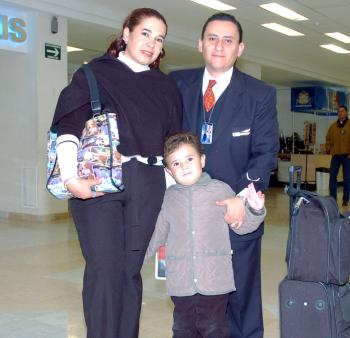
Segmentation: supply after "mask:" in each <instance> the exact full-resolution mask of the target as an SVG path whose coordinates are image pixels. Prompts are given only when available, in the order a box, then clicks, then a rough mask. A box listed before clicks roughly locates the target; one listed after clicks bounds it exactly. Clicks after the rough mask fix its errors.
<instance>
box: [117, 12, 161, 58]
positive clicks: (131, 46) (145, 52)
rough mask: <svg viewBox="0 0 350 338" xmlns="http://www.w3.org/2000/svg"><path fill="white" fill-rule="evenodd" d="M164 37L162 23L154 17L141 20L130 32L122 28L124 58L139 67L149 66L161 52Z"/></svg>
mask: <svg viewBox="0 0 350 338" xmlns="http://www.w3.org/2000/svg"><path fill="white" fill-rule="evenodd" d="M165 35H166V27H165V24H164V22H163V21H162V20H160V19H158V18H155V17H149V18H145V19H143V20H142V21H141V22H140V24H138V25H137V26H135V27H134V29H133V30H132V31H130V30H129V28H128V27H126V28H124V31H123V39H124V41H125V42H126V49H125V56H127V57H128V58H130V59H131V60H133V61H135V62H137V63H139V64H141V65H150V64H151V63H152V62H153V61H155V60H156V59H157V57H158V56H159V54H160V52H161V51H162V48H163V43H164V39H165Z"/></svg>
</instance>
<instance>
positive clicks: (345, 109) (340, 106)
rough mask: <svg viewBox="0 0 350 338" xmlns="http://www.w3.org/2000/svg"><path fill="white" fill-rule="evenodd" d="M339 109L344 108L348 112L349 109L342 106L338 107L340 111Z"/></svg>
mask: <svg viewBox="0 0 350 338" xmlns="http://www.w3.org/2000/svg"><path fill="white" fill-rule="evenodd" d="M339 108H344V109H345V111H346V112H348V107H347V106H344V105H340V106H338V109H339Z"/></svg>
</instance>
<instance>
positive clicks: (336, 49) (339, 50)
mask: <svg viewBox="0 0 350 338" xmlns="http://www.w3.org/2000/svg"><path fill="white" fill-rule="evenodd" d="M320 47H322V48H326V49H329V50H330V51H332V52H334V53H338V54H349V53H350V50H347V49H344V48H341V47H339V46H337V45H333V44H329V45H320Z"/></svg>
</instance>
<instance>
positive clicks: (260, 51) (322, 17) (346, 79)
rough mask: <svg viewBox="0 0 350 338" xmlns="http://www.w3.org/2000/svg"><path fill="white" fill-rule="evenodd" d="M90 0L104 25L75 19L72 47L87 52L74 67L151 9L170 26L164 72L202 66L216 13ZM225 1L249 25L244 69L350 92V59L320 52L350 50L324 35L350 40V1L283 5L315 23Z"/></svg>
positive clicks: (183, 1) (168, 3) (171, 0)
mask: <svg viewBox="0 0 350 338" xmlns="http://www.w3.org/2000/svg"><path fill="white" fill-rule="evenodd" d="M72 1H73V2H75V1H74V0H72ZM85 1H86V2H85V3H86V4H87V8H89V9H90V10H94V11H96V12H94V13H96V14H97V13H98V20H96V22H95V23H87V22H86V21H82V20H77V19H74V18H73V16H72V18H69V19H68V44H69V45H72V46H75V47H80V48H84V51H83V52H73V53H69V56H68V60H69V63H70V64H71V66H72V65H78V64H81V63H82V62H84V61H87V60H89V59H91V58H93V57H95V56H97V55H100V54H101V53H103V52H104V51H105V50H106V48H107V46H108V45H109V42H110V41H111V39H112V38H113V36H114V34H115V33H116V29H118V28H120V26H121V23H122V20H123V18H124V17H125V16H126V15H127V14H128V13H129V12H130V11H131V10H132V9H134V8H137V7H145V6H147V7H152V8H156V9H157V10H159V11H160V12H161V13H162V14H163V15H164V16H165V18H166V19H167V21H168V26H169V29H168V36H167V39H166V46H165V49H166V57H165V59H164V60H163V61H162V69H163V70H164V71H166V72H167V71H170V70H174V69H181V68H188V67H195V66H200V65H202V58H201V55H200V54H199V53H198V52H197V50H196V45H197V41H198V37H199V34H200V31H201V28H202V25H203V23H204V22H205V20H206V19H207V18H208V17H209V16H210V15H212V14H213V13H215V12H216V11H215V10H211V9H209V8H207V7H204V6H201V5H198V4H195V3H193V2H190V1H188V0H148V1H145V0H143V1H142V0H128V1H121V0H98V1H92V0H85ZM224 2H225V3H227V4H229V5H232V6H234V7H236V8H237V10H234V11H230V12H229V13H231V14H233V15H234V16H236V17H237V19H238V20H239V21H240V23H241V24H242V26H243V32H244V33H243V40H244V42H245V45H246V48H245V51H244V54H243V56H242V58H241V59H242V60H240V61H239V62H240V63H241V65H244V64H245V63H247V64H250V63H253V64H259V65H261V76H262V79H263V80H264V81H266V82H269V83H272V84H277V85H282V86H289V87H291V86H299V85H315V84H322V85H333V86H344V87H349V88H350V54H336V53H333V52H330V51H328V50H325V49H323V48H321V47H319V45H321V44H328V43H333V44H336V45H338V46H340V47H343V48H345V49H348V50H350V44H344V43H342V42H339V41H337V40H334V39H332V38H330V37H327V36H325V35H324V33H327V32H335V31H337V32H342V33H343V34H347V35H349V36H350V0H299V1H292V0H282V1H278V3H279V4H281V5H283V6H285V7H288V8H289V9H292V10H294V11H296V12H298V13H299V14H302V15H304V16H306V17H307V18H309V20H308V21H302V22H293V21H290V20H287V19H284V18H282V17H279V16H277V15H275V14H273V13H270V12H267V11H265V10H264V9H262V8H260V7H258V5H260V4H263V3H267V2H269V1H267V0H266V1H254V0H244V1H234V0H226V1H225V0H224ZM103 18H108V20H107V19H106V20H105V22H106V24H103V22H104V20H103ZM90 21H91V20H90ZM268 22H276V23H279V24H282V25H285V26H288V27H289V28H292V29H295V30H297V31H299V32H302V33H304V34H305V36H302V37H288V36H285V35H282V34H280V33H277V32H274V31H271V30H269V29H266V28H264V27H262V26H261V24H262V23H268Z"/></svg>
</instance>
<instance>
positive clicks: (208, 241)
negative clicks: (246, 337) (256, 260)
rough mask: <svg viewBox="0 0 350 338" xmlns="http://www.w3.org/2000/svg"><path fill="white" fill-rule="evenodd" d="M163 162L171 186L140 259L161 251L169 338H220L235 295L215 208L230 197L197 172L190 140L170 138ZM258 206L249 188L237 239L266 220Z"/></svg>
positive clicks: (197, 148)
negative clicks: (170, 316)
mask: <svg viewBox="0 0 350 338" xmlns="http://www.w3.org/2000/svg"><path fill="white" fill-rule="evenodd" d="M164 161H165V165H166V170H167V171H168V172H169V173H170V175H171V176H172V177H173V178H174V179H175V181H176V184H175V185H172V186H170V187H169V188H168V189H167V191H166V193H165V196H164V200H163V205H162V209H161V211H160V213H159V216H158V220H157V224H156V228H155V230H154V233H153V236H152V239H151V241H150V244H149V247H148V249H147V252H146V258H145V259H148V258H149V257H151V256H152V255H154V253H155V252H156V251H157V249H158V248H159V247H160V246H162V245H166V278H167V289H168V293H169V295H170V296H171V299H172V301H173V303H174V306H175V307H174V324H173V333H174V335H173V337H174V338H192V337H194V338H195V337H203V338H226V337H228V331H227V330H228V329H227V324H226V319H225V312H226V307H227V302H228V293H229V292H231V291H234V290H235V283H234V278H233V271H232V262H231V259H232V250H231V246H230V239H229V228H228V226H227V224H226V223H225V221H224V214H225V207H223V206H218V205H216V204H215V202H216V201H217V200H221V199H225V198H228V197H232V196H233V195H234V192H233V191H232V189H231V188H230V187H229V186H228V185H227V184H226V183H224V182H221V181H218V180H214V179H211V178H210V176H209V175H208V174H207V173H203V172H202V169H203V167H204V165H205V155H204V153H203V147H202V145H201V143H200V142H199V140H198V137H197V136H196V135H195V134H192V133H189V132H186V133H185V132H184V133H178V134H175V135H173V136H170V137H169V138H168V139H167V140H166V142H165V147H164ZM264 202H265V197H264V195H263V194H262V193H261V192H258V193H257V192H256V191H255V188H254V186H253V184H251V185H249V186H248V194H247V203H246V204H245V212H246V217H245V221H244V222H243V224H242V225H241V226H240V227H239V228H237V227H233V226H232V227H231V228H232V230H233V231H235V232H236V233H238V234H246V233H249V232H252V231H254V230H256V229H257V228H258V226H259V224H261V222H262V221H263V220H264V218H265V215H266V210H265V207H264ZM199 335H200V336H199Z"/></svg>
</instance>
